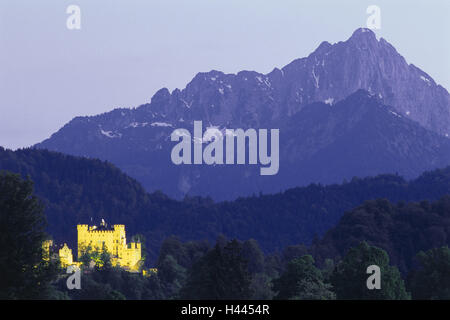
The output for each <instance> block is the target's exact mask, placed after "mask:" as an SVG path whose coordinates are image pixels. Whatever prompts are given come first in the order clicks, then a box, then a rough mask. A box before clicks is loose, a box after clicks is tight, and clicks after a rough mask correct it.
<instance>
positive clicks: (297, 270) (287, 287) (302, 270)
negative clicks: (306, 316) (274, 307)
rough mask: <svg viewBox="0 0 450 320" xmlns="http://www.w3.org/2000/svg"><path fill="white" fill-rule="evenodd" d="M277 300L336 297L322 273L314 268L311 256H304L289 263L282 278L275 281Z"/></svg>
mask: <svg viewBox="0 0 450 320" xmlns="http://www.w3.org/2000/svg"><path fill="white" fill-rule="evenodd" d="M273 288H274V291H277V292H278V294H277V295H276V296H275V299H284V300H287V299H300V300H306V299H308V300H311V299H319V300H324V299H326V300H328V299H334V298H335V295H334V293H333V292H332V291H331V290H330V289H331V285H330V284H326V283H324V280H323V276H322V273H321V271H320V270H319V269H317V268H316V267H315V266H314V259H313V257H312V256H310V255H303V256H302V257H300V258H296V259H293V260H292V261H291V262H289V263H288V265H287V268H286V271H285V272H284V273H283V274H282V275H281V277H279V278H277V279H275V280H274V281H273Z"/></svg>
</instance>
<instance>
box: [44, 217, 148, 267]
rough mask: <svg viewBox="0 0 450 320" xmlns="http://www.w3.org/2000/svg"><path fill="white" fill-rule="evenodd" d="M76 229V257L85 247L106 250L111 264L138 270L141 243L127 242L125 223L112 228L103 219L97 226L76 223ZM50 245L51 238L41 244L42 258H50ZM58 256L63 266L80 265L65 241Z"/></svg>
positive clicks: (80, 254) (82, 252) (98, 250)
mask: <svg viewBox="0 0 450 320" xmlns="http://www.w3.org/2000/svg"><path fill="white" fill-rule="evenodd" d="M77 231H78V241H77V245H78V259H80V257H82V255H83V254H84V253H85V251H86V249H87V248H90V249H91V250H92V251H97V252H100V251H102V250H106V252H107V253H109V255H110V256H111V263H112V265H113V266H120V267H122V268H124V269H126V270H128V271H131V272H138V271H139V268H140V266H141V260H142V256H141V243H139V242H130V243H128V244H127V238H126V233H125V225H123V224H115V225H113V226H112V228H108V227H107V225H106V223H105V221H103V220H102V223H101V224H100V226H98V227H97V226H88V225H87V224H79V225H77ZM52 247H53V241H51V240H46V241H44V243H43V244H42V248H43V251H44V252H43V254H44V256H43V259H44V260H47V261H48V260H49V259H50V258H51V254H50V248H52ZM58 258H59V261H60V263H61V266H62V267H64V268H65V267H67V266H71V265H77V266H80V265H81V262H75V261H74V260H73V254H72V249H70V248H69V247H68V246H67V244H66V243H64V246H63V247H61V248H60V249H59V251H58ZM143 272H144V270H143Z"/></svg>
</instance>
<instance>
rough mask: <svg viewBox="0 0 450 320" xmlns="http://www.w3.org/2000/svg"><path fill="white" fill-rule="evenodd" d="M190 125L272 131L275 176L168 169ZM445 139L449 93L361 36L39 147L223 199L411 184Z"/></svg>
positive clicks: (210, 83) (445, 147) (70, 129)
mask: <svg viewBox="0 0 450 320" xmlns="http://www.w3.org/2000/svg"><path fill="white" fill-rule="evenodd" d="M361 89H363V90H365V91H361ZM194 120H202V121H203V124H204V126H206V127H218V128H220V129H221V130H223V129H224V128H229V129H236V128H244V129H247V128H268V129H271V128H278V129H280V148H281V149H280V170H279V173H278V174H277V175H275V176H263V177H262V176H260V174H259V168H256V166H248V165H247V166H205V165H203V166H198V165H197V166H195V165H191V166H186V165H181V166H176V165H174V164H173V163H172V162H171V159H170V153H171V149H172V147H173V146H174V144H175V143H174V142H171V141H170V134H171V132H172V131H173V130H174V129H176V128H186V129H188V130H189V131H192V128H193V121H194ZM449 132H450V104H449V94H448V92H447V91H446V90H445V89H444V88H443V87H441V86H439V85H437V84H436V83H435V82H434V81H433V80H432V79H431V77H430V76H429V75H427V74H426V73H425V72H423V71H421V70H420V69H418V68H417V67H415V66H414V65H412V64H411V65H409V64H407V63H406V61H405V59H404V58H403V57H402V56H401V55H400V54H398V53H397V51H396V50H395V49H394V47H393V46H392V45H390V44H389V43H388V42H387V41H386V40H384V39H382V38H381V39H380V40H377V38H376V37H375V34H374V33H373V32H372V31H370V30H368V29H358V30H356V31H355V32H354V33H353V35H352V36H351V37H350V38H349V39H348V40H347V41H345V42H339V43H336V44H333V45H332V44H329V43H328V42H323V43H322V44H321V45H320V46H319V47H318V48H317V49H316V50H315V51H314V52H313V53H311V54H310V55H309V56H308V57H306V58H302V59H298V60H295V61H293V62H292V63H290V64H288V65H287V66H285V67H283V68H282V69H274V70H273V71H272V72H270V73H268V74H260V73H257V72H253V71H242V72H239V73H237V74H224V73H222V72H219V71H211V72H207V73H199V74H197V75H196V76H195V77H194V79H193V80H192V81H191V82H190V83H189V84H188V85H187V86H186V88H185V89H183V90H179V89H175V90H174V91H173V92H172V93H170V92H169V91H168V90H167V89H165V88H164V89H161V90H159V91H158V92H156V94H155V95H154V96H153V97H152V99H151V102H150V103H148V104H144V105H142V106H140V107H138V108H136V109H115V110H113V111H111V112H108V113H105V114H101V115H98V116H93V117H77V118H75V119H73V120H72V121H70V122H69V123H68V124H66V125H65V126H64V127H63V128H61V129H60V130H59V131H58V132H56V133H55V134H53V135H52V136H51V137H50V138H49V139H47V140H45V141H43V142H42V143H40V144H37V145H36V146H35V147H36V148H46V149H49V150H54V151H59V152H63V153H67V154H71V155H78V156H87V157H91V158H99V159H102V160H108V161H110V162H112V163H114V164H115V165H117V166H118V167H119V168H121V169H122V170H124V171H125V172H126V173H127V174H129V175H130V176H132V177H133V178H135V179H137V180H138V181H139V182H141V183H142V185H143V186H144V187H145V188H146V189H147V190H149V191H155V190H162V191H163V192H164V193H166V194H168V195H170V196H173V197H177V198H182V197H183V196H184V195H186V194H188V195H202V196H211V197H213V198H214V199H217V200H223V199H234V198H236V197H238V196H245V195H251V194H252V193H258V192H266V193H267V192H278V191H280V190H284V189H286V188H289V187H294V186H297V185H307V184H309V183H311V182H321V183H335V182H341V181H342V180H343V179H350V178H352V177H353V176H367V175H375V174H380V173H395V172H398V173H399V174H401V175H404V176H405V177H408V178H412V177H416V176H418V175H419V174H420V173H421V172H422V171H424V170H428V169H433V168H437V167H442V166H445V165H448V164H449V163H450V160H449V159H450V147H449V146H450V145H449V141H450V140H449V138H448V134H449Z"/></svg>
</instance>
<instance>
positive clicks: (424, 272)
mask: <svg viewBox="0 0 450 320" xmlns="http://www.w3.org/2000/svg"><path fill="white" fill-rule="evenodd" d="M417 260H418V261H419V265H420V266H419V268H418V269H416V270H413V271H412V272H411V274H410V276H409V281H408V284H409V288H410V290H411V294H412V297H413V299H422V300H424V299H426V300H429V299H432V300H436V299H439V300H450V249H449V248H448V247H447V246H445V247H440V248H434V249H430V250H428V251H426V252H423V251H421V252H419V253H418V255H417Z"/></svg>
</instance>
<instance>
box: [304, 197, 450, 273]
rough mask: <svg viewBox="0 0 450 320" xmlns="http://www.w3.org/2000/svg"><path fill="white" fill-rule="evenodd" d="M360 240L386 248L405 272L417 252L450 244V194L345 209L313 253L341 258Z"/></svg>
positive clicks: (319, 257)
mask: <svg viewBox="0 0 450 320" xmlns="http://www.w3.org/2000/svg"><path fill="white" fill-rule="evenodd" d="M361 241H367V242H368V243H370V244H371V245H374V246H376V247H379V248H382V249H383V250H386V252H387V253H388V254H389V257H390V259H391V262H392V263H393V264H394V265H396V266H397V267H398V268H399V269H400V271H402V272H404V273H406V272H407V271H408V270H410V269H411V268H412V267H414V266H415V264H416V262H417V261H415V260H414V258H415V256H416V254H417V253H418V252H420V251H426V250H429V249H432V248H438V247H441V246H449V245H450V195H447V196H444V197H442V198H441V199H439V200H438V201H435V202H431V203H430V202H428V201H420V202H410V203H405V202H403V201H401V202H399V203H397V204H393V203H391V202H389V201H387V200H385V199H378V200H370V201H366V202H365V203H364V204H363V205H361V206H358V207H356V208H355V209H353V210H351V211H349V212H346V213H345V214H344V216H343V217H342V218H341V219H340V221H339V223H338V224H337V226H335V227H333V228H332V229H331V230H329V231H328V232H327V233H326V234H325V236H324V237H323V239H321V240H320V241H317V242H316V243H314V244H313V245H312V247H311V253H312V254H313V255H314V257H315V258H316V259H317V260H318V261H319V262H323V261H324V260H325V259H328V258H333V259H338V258H341V257H343V256H344V255H345V253H346V252H347V250H349V249H350V248H351V247H353V246H355V245H357V244H358V243H359V242H361ZM448 271H449V272H450V270H448Z"/></svg>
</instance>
